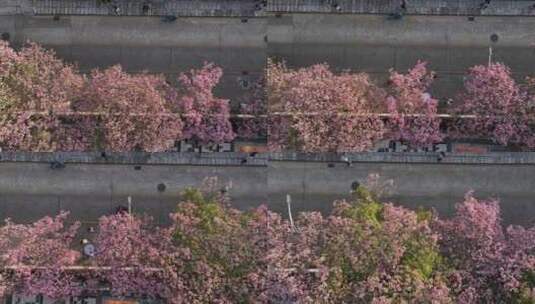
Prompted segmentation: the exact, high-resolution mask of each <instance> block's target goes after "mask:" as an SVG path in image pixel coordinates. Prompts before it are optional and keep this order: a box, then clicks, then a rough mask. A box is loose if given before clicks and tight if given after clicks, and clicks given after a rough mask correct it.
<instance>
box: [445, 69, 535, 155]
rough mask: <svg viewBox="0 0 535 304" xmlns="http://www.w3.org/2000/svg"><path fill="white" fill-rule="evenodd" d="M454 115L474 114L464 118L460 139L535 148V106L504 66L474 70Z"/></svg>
mask: <svg viewBox="0 0 535 304" xmlns="http://www.w3.org/2000/svg"><path fill="white" fill-rule="evenodd" d="M458 99H459V101H458V102H457V106H456V107H455V108H454V109H453V113H454V114H457V115H473V116H475V117H469V118H463V119H460V120H459V121H458V122H457V123H456V124H455V125H454V129H453V131H454V132H453V133H454V134H456V135H457V137H479V138H489V139H492V140H494V141H495V142H497V143H499V144H502V145H510V144H512V145H520V146H528V147H532V148H533V147H535V136H533V133H534V130H535V129H534V128H533V124H534V122H535V120H534V117H533V111H534V110H535V104H533V103H530V100H531V99H530V98H528V96H527V94H526V92H525V91H524V90H523V89H522V87H521V86H520V85H518V84H517V83H516V82H515V80H514V79H513V78H512V76H511V71H510V70H509V68H508V67H507V66H505V65H503V64H501V63H492V64H490V65H488V66H483V65H479V66H475V67H472V68H470V70H469V72H468V75H467V76H466V78H465V81H464V91H463V92H462V93H461V94H460V96H459V98H458Z"/></svg>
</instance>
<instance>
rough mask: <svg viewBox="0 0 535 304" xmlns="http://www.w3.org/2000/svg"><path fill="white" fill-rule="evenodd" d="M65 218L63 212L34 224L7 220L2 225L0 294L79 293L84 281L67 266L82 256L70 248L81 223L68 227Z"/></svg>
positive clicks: (58, 297) (59, 296) (0, 236)
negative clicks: (15, 222)
mask: <svg viewBox="0 0 535 304" xmlns="http://www.w3.org/2000/svg"><path fill="white" fill-rule="evenodd" d="M66 218H67V213H61V214H60V215H58V216H56V217H54V218H51V217H45V218H43V219H41V220H39V221H37V222H35V223H33V224H31V225H22V224H14V223H12V222H11V221H10V220H7V221H6V223H5V225H4V226H2V227H0V267H1V268H2V270H0V291H1V292H0V296H1V295H2V292H3V293H5V292H13V291H15V292H24V293H27V294H42V295H44V296H47V297H50V298H54V299H60V298H64V297H67V296H77V295H80V293H81V292H82V286H81V282H80V281H79V280H78V279H77V278H76V277H75V276H74V275H73V274H72V273H71V272H69V271H68V270H66V269H65V267H68V266H72V265H75V264H76V263H77V261H78V259H79V253H78V252H76V251H74V250H72V249H71V245H72V242H73V239H74V236H75V234H76V232H77V230H78V227H79V223H74V224H73V225H71V226H66V225H65V219H66Z"/></svg>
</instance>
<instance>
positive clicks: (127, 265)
mask: <svg viewBox="0 0 535 304" xmlns="http://www.w3.org/2000/svg"><path fill="white" fill-rule="evenodd" d="M170 239H171V236H170V235H169V231H168V230H166V229H157V228H155V226H154V225H153V224H152V222H151V220H150V219H149V218H141V217H138V216H134V215H130V214H128V213H125V212H123V213H118V214H115V215H110V216H103V217H101V218H100V220H99V230H98V235H97V237H96V239H95V247H96V255H95V258H94V260H93V261H92V263H93V264H94V265H95V266H97V267H102V269H103V270H101V271H99V272H98V273H97V277H98V278H99V279H100V280H101V281H104V282H106V283H107V284H109V286H110V291H111V293H112V294H113V295H116V296H136V297H150V298H159V297H161V296H163V295H165V294H166V293H167V291H168V288H167V284H168V282H167V278H166V277H165V274H164V271H163V269H164V266H165V264H166V260H167V259H168V258H170V257H171V251H169V245H170V244H169V241H170Z"/></svg>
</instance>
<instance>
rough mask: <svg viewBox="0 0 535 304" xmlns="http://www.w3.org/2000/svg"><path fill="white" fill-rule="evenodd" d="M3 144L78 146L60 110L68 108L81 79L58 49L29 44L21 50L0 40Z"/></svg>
mask: <svg viewBox="0 0 535 304" xmlns="http://www.w3.org/2000/svg"><path fill="white" fill-rule="evenodd" d="M0 57H1V59H0V112H1V115H0V143H1V144H2V146H3V148H4V149H9V150H26V151H53V150H68V149H71V148H74V149H77V148H80V147H79V145H80V143H78V142H76V138H75V137H74V138H71V137H69V136H68V134H69V132H70V130H69V126H66V125H63V124H62V123H61V121H60V119H59V116H60V115H63V114H65V113H69V112H70V103H71V101H72V100H73V98H74V97H75V96H77V95H79V93H80V90H81V88H82V86H83V78H82V76H80V75H79V74H78V73H77V71H76V70H75V69H74V68H73V67H72V66H70V65H67V64H65V63H63V62H62V61H61V60H60V59H58V58H56V57H55V54H54V52H52V51H47V50H44V49H43V48H41V47H39V46H38V45H36V44H32V43H31V44H29V45H27V46H25V47H24V48H22V49H21V50H20V51H19V52H16V51H14V50H13V49H12V48H10V47H9V46H8V45H7V43H5V42H0Z"/></svg>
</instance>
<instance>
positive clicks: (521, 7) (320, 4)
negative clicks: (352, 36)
mask: <svg viewBox="0 0 535 304" xmlns="http://www.w3.org/2000/svg"><path fill="white" fill-rule="evenodd" d="M401 3H402V1H400V0H270V1H269V4H268V8H267V10H268V11H270V12H276V13H277V12H278V13H292V12H297V13H353V14H393V13H402V14H409V15H411V14H414V15H510V16H535V6H534V5H535V1H531V0H492V1H490V4H486V3H485V1H484V0H407V1H406V5H405V8H402V7H401Z"/></svg>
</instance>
